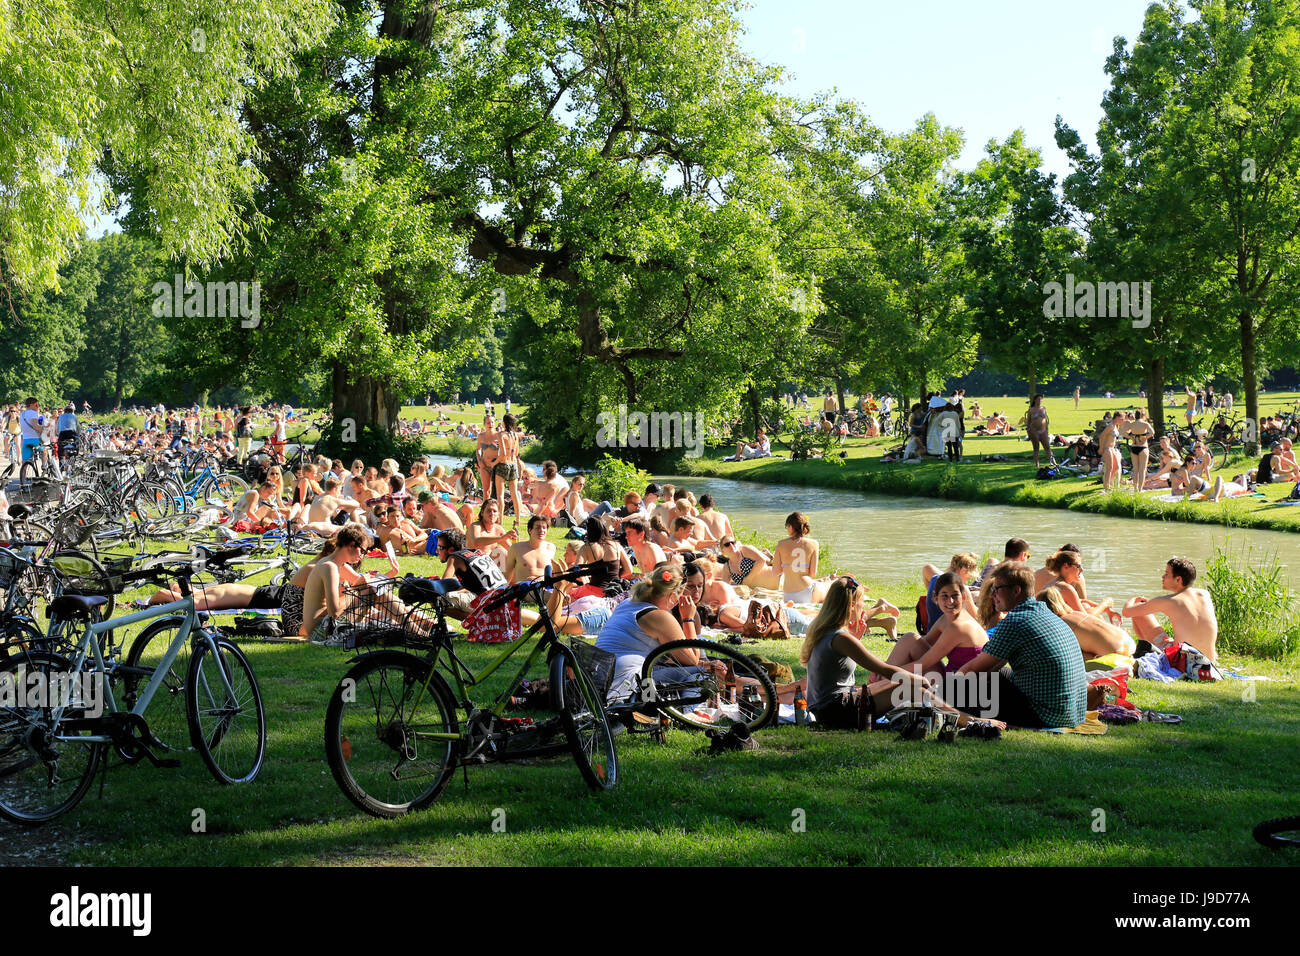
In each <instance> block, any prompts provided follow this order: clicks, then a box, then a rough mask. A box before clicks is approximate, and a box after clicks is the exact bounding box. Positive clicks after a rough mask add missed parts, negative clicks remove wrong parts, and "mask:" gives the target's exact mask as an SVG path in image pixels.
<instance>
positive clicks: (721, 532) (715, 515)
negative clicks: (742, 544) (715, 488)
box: [698, 495, 735, 541]
mask: <svg viewBox="0 0 1300 956" xmlns="http://www.w3.org/2000/svg"><path fill="white" fill-rule="evenodd" d="M698 519H699V520H700V521H701V522H703V524H704V526H705V527H706V528H708V529H709V537H711V538H716V539H717V540H718V541H725V540H726V539H727V538H730V537H733V536H734V535H735V532H734V531H732V530H731V519H730V518H728V517H727V516H726V515H725V514H723V513H722V512H721V511H717V510H716V509H715V508H714V507H713V495H700V513H699V515H698Z"/></svg>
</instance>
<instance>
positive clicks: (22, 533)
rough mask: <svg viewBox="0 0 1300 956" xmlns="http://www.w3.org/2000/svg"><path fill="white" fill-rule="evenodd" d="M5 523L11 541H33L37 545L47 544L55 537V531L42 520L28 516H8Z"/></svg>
mask: <svg viewBox="0 0 1300 956" xmlns="http://www.w3.org/2000/svg"><path fill="white" fill-rule="evenodd" d="M3 524H4V525H7V526H8V527H7V528H6V529H5V530H6V534H7V535H8V538H7V540H9V541H23V542H31V543H34V544H36V545H37V546H40V545H43V544H45V543H46V542H47V541H49V540H50V538H52V537H54V531H53V530H52V529H51V528H50V526H49V525H47V524H45V523H44V522H42V521H33V520H32V519H31V518H30V517H28V518H6V519H5V521H4V523H3Z"/></svg>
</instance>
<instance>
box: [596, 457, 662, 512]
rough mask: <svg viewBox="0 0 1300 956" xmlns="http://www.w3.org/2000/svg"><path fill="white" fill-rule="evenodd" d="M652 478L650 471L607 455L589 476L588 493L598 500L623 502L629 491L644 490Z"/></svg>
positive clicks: (637, 491)
mask: <svg viewBox="0 0 1300 956" xmlns="http://www.w3.org/2000/svg"><path fill="white" fill-rule="evenodd" d="M650 480H651V479H650V475H649V473H647V472H644V471H642V470H641V469H640V468H638V467H637V466H636V465H633V464H631V463H630V462H626V461H623V460H622V459H620V458H615V457H614V456H613V455H605V456H603V457H602V458H601V459H600V461H599V462H597V464H596V469H595V471H593V472H592V473H591V474H590V475H588V476H587V489H586V493H587V494H588V495H590V496H591V497H592V498H593V499H594V500H596V501H610V502H622V500H623V496H624V495H626V494H627V493H628V492H631V491H635V492H636V493H637V494H641V493H642V492H644V491H645V489H646V485H648V484H649V483H650Z"/></svg>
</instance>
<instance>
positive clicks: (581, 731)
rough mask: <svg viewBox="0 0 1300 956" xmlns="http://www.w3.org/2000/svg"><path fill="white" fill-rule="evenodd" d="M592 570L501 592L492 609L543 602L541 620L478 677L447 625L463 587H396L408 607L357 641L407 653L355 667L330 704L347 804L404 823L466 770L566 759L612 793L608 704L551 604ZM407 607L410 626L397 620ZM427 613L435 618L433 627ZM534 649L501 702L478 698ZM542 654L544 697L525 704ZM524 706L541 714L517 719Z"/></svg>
mask: <svg viewBox="0 0 1300 956" xmlns="http://www.w3.org/2000/svg"><path fill="white" fill-rule="evenodd" d="M594 570H595V567H594V566H592V565H577V566H576V567H573V568H570V569H569V570H568V571H565V572H563V573H561V574H556V575H552V574H551V572H550V569H549V568H548V569H547V572H546V576H545V577H544V578H542V579H540V580H536V581H521V582H519V583H518V584H514V585H511V586H509V587H507V588H505V589H503V590H502V591H501V593H500V595H498V596H497V597H496V598H495V599H493V600H492V601H490V602H489V603H488V604H487V606H486V608H485V610H487V611H491V610H495V609H498V608H501V607H504V606H505V605H506V604H507V603H509V602H511V601H523V600H524V599H526V598H536V599H537V603H538V606H539V607H540V610H541V614H540V616H539V618H538V619H537V621H536V622H535V623H534V624H532V625H531V626H530V627H529V628H528V630H527V631H526V632H525V633H524V635H523V637H522V638H520V639H519V640H516V641H512V642H510V643H509V644H506V645H504V649H503V651H502V653H501V654H500V656H498V657H497V658H496V659H495V660H493V661H492V662H491V663H490V664H489V665H488V666H487V667H486V668H485V669H484V670H483V671H481V672H480V673H478V674H475V673H474V672H473V671H472V670H470V668H469V665H467V664H466V663H465V662H464V661H462V660H461V659H460V657H459V656H457V654H456V649H455V647H454V646H453V644H452V640H451V634H450V633H449V631H448V630H447V623H446V619H445V617H444V609H443V605H444V599H445V597H446V595H447V594H448V593H449V592H450V591H453V590H457V589H458V588H459V582H456V581H446V580H431V579H428V578H408V579H406V580H404V581H403V582H402V583H401V584H400V585H399V586H398V588H397V596H398V599H399V601H400V603H398V602H393V601H391V600H384V601H382V602H381V603H379V604H377V606H378V607H380V608H381V609H382V610H383V616H385V617H387V618H388V619H389V621H388V623H382V622H380V621H375V622H374V624H373V626H370V627H366V628H363V629H361V630H360V631H358V632H355V633H354V634H353V635H352V636H351V638H350V643H351V644H355V645H357V646H364V645H368V644H369V645H381V646H382V645H401V646H402V648H403V649H400V650H399V649H395V648H394V647H391V646H389V647H385V648H384V649H381V650H374V651H371V652H370V653H364V654H362V655H361V656H359V657H356V658H353V667H352V668H351V669H350V670H348V672H347V673H346V674H344V676H343V679H342V680H341V681H339V685H338V686H337V687H336V688H335V689H334V693H333V694H331V695H330V701H329V706H328V708H327V710H326V713H325V757H326V760H327V761H328V763H329V766H330V771H331V772H332V773H333V775H334V780H335V782H336V783H338V785H339V788H340V789H341V790H342V791H343V793H344V795H345V796H347V798H348V799H349V800H351V801H352V802H353V803H354V804H356V805H357V806H358V807H360V808H361V809H362V810H364V811H365V812H366V813H369V814H372V815H374V816H377V817H397V816H401V815H402V814H405V813H408V812H410V811H412V810H421V809H424V808H425V807H427V806H429V805H430V804H432V803H433V802H434V801H435V800H437V799H438V797H439V796H441V794H442V791H443V789H444V788H445V787H446V786H447V782H448V781H449V780H450V779H451V776H452V774H453V773H454V772H455V770H456V768H457V767H465V768H468V767H471V766H481V765H483V764H489V763H500V762H506V761H519V760H531V759H533V758H536V757H554V756H560V755H563V754H570V755H572V757H573V759H574V761H575V762H576V763H577V765H578V769H579V771H581V773H582V776H583V779H585V780H586V782H587V784H588V786H590V787H591V789H592V790H596V791H600V790H608V789H609V788H611V787H613V786H614V785H615V784H616V783H617V782H618V752H617V750H616V749H615V746H614V735H613V733H612V732H611V731H610V728H609V722H608V720H607V719H606V716H605V706H604V701H603V700H602V699H601V696H600V694H599V693H598V692H597V690H596V688H595V686H594V684H593V682H592V679H591V677H590V676H589V674H588V673H587V671H586V669H585V668H584V667H583V666H582V663H581V662H580V661H579V659H578V656H577V654H576V653H575V652H574V650H573V648H572V647H571V646H570V645H569V644H566V643H564V642H562V641H561V640H560V635H559V634H558V633H557V632H556V630H555V626H554V624H553V622H552V621H551V617H550V615H549V614H548V613H547V611H546V605H545V601H544V600H543V599H542V592H543V591H545V590H547V589H549V588H550V587H551V586H552V584H554V583H555V582H558V581H572V580H576V579H578V578H581V577H586V576H587V575H590V574H591V573H592V572H593V571H594ZM403 607H405V608H407V610H406V611H405V612H404V615H405V616H404V617H403V618H402V619H401V620H392V615H393V614H394V613H395V610H396V609H399V608H403ZM425 608H430V609H432V611H433V612H434V617H435V619H434V620H433V621H432V622H431V621H430V618H429V615H428V613H427V612H426V611H425V610H424V609H425ZM533 637H537V638H538V640H537V641H535V642H534V641H532V640H531V639H532V638H533ZM420 647H424V648H426V650H425V653H424V655H423V656H419V655H417V654H415V653H411V650H410V649H419V648H420ZM525 648H527V651H526V652H525V653H523V654H522V656H523V657H524V662H523V665H522V666H521V667H520V668H519V671H518V673H517V674H516V675H515V676H514V678H513V679H512V680H510V681H509V682H508V683H507V684H506V686H505V688H504V689H503V690H502V691H501V692H500V693H498V694H497V695H496V696H495V697H494V698H493V699H492V700H491V701H490V702H488V703H486V704H476V703H475V702H474V701H473V700H471V699H470V696H469V694H470V689H471V688H474V687H482V685H483V684H484V683H485V682H486V681H487V680H488V679H489V678H490V677H491V675H492V674H493V673H494V672H495V671H497V669H498V668H500V667H501V666H502V665H503V664H505V663H506V662H507V661H508V660H510V658H512V657H514V656H515V655H516V654H519V653H520V652H523V651H524V649H525ZM543 653H544V654H545V657H546V667H547V674H548V680H547V683H546V685H545V686H546V690H545V692H544V693H540V694H528V693H523V694H522V695H521V694H520V692H521V690H522V689H523V687H524V686H525V685H524V680H525V677H526V675H528V674H529V673H530V668H531V667H532V666H533V665H534V663H536V662H537V661H538V660H539V659H540V658H541V656H542V655H543ZM449 681H450V683H449ZM452 685H454V686H455V691H453V690H452ZM529 689H531V688H529ZM519 701H525V702H527V706H526V711H527V710H532V711H534V712H535V713H536V716H534V715H533V714H530V713H527V712H525V713H522V714H515V715H507V713H506V712H507V710H510V709H511V708H512V705H515V704H517V703H518V702H519ZM458 702H459V703H458Z"/></svg>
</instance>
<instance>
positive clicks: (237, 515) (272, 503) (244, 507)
mask: <svg viewBox="0 0 1300 956" xmlns="http://www.w3.org/2000/svg"><path fill="white" fill-rule="evenodd" d="M231 517H232V519H233V521H247V522H248V523H249V524H255V525H265V524H278V523H280V522H281V521H283V520H284V514H283V512H281V510H280V503H279V499H278V498H277V497H276V494H275V485H274V484H272V483H271V482H269V481H264V482H262V484H261V485H260V486H259V487H258V488H256V489H251V488H250V489H249V490H248V492H247V493H246V494H245V495H244V497H242V498H240V499H239V503H238V504H237V505H235V508H234V513H233V514H232V515H231Z"/></svg>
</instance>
